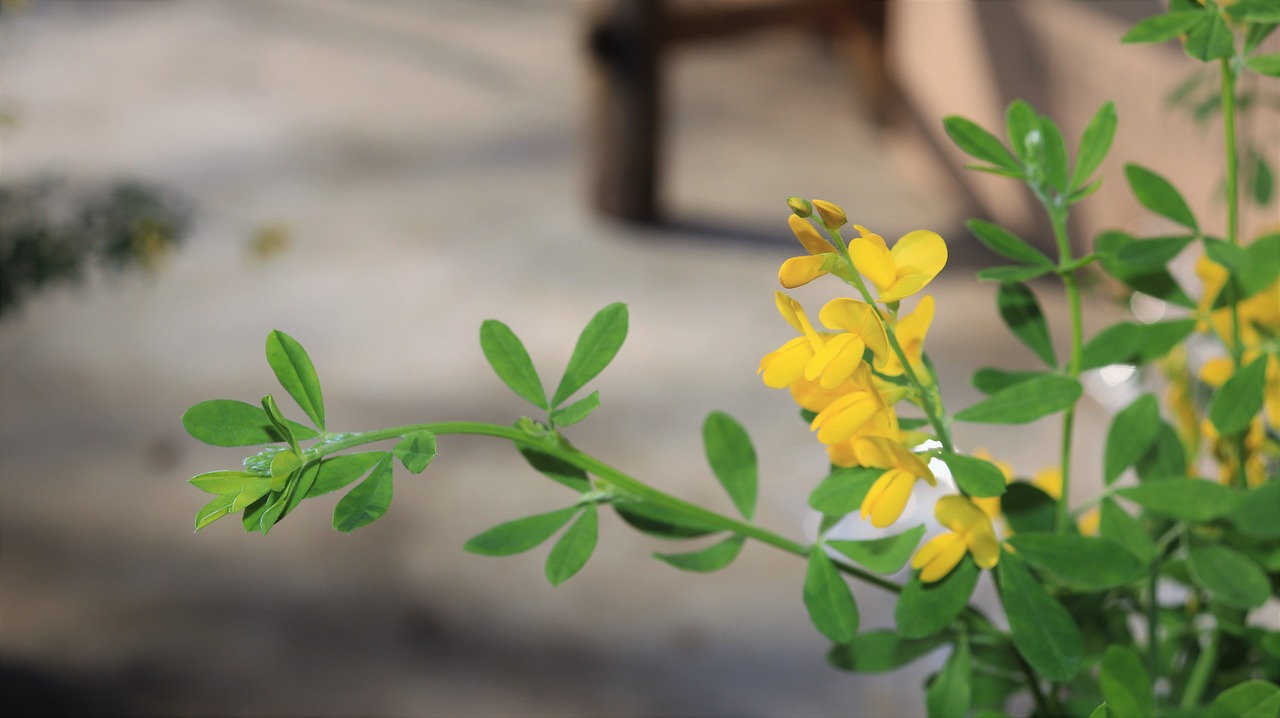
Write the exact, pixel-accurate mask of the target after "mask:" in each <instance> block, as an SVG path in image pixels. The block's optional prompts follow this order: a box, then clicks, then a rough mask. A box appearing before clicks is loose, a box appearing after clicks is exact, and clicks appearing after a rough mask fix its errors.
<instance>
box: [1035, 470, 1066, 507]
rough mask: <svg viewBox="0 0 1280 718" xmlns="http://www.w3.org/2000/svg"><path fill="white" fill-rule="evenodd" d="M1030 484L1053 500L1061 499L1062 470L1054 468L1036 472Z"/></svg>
mask: <svg viewBox="0 0 1280 718" xmlns="http://www.w3.org/2000/svg"><path fill="white" fill-rule="evenodd" d="M1031 483H1032V484H1033V485H1034V486H1035V487H1036V488H1038V489H1040V490H1041V491H1043V492H1045V493H1046V494H1048V495H1049V496H1051V497H1053V498H1054V499H1060V498H1062V469H1060V468H1058V467H1056V466H1050V467H1048V468H1044V469H1040V470H1039V471H1037V472H1036V474H1035V476H1032V477H1031Z"/></svg>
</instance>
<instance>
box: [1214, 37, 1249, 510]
mask: <svg viewBox="0 0 1280 718" xmlns="http://www.w3.org/2000/svg"><path fill="white" fill-rule="evenodd" d="M1218 62H1219V69H1220V71H1221V72H1220V74H1221V76H1222V89H1221V93H1222V135H1223V145H1224V150H1225V152H1226V160H1227V162H1226V164H1227V170H1226V171H1227V242H1229V243H1230V244H1232V245H1233V246H1237V247H1238V246H1240V166H1239V164H1240V162H1239V160H1240V152H1239V148H1238V146H1237V140H1236V73H1235V71H1234V70H1233V69H1232V68H1231V60H1230V58H1224V59H1222V60H1219V61H1218ZM1227 281H1231V280H1230V279H1228V280H1227ZM1230 344H1231V347H1230V349H1231V359H1232V361H1233V362H1235V367H1236V370H1237V371H1238V370H1239V369H1240V367H1241V366H1242V365H1243V364H1244V343H1243V342H1242V341H1241V337H1240V309H1239V302H1238V301H1233V302H1231V342H1230ZM1234 443H1235V453H1236V487H1237V488H1240V489H1246V488H1248V486H1249V482H1248V474H1247V472H1246V470H1245V462H1246V459H1248V456H1249V451H1248V447H1246V446H1245V432H1241V433H1240V434H1239V435H1238V436H1237V437H1236V439H1235V442H1234Z"/></svg>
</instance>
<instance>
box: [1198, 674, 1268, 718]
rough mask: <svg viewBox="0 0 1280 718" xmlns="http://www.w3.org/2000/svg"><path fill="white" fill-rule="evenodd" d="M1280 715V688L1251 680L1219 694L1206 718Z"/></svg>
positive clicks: (1266, 682)
mask: <svg viewBox="0 0 1280 718" xmlns="http://www.w3.org/2000/svg"><path fill="white" fill-rule="evenodd" d="M1278 713H1280V686H1277V685H1276V684H1274V683H1272V682H1271V681H1264V680H1250V681H1245V682H1244V683H1238V684H1236V685H1234V686H1232V687H1230V688H1228V689H1227V690H1225V691H1223V692H1221V693H1219V694H1218V697H1217V698H1214V699H1213V703H1211V704H1209V709H1208V710H1207V711H1205V713H1204V718H1275V716H1276V715H1277V714H1278Z"/></svg>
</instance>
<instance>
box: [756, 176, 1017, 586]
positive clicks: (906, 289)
mask: <svg viewBox="0 0 1280 718" xmlns="http://www.w3.org/2000/svg"><path fill="white" fill-rule="evenodd" d="M788 205H789V206H790V207H791V209H792V215H791V216H790V217H789V218H788V222H789V224H790V225H791V230H792V232H794V233H795V236H796V239H797V240H798V241H799V242H800V245H801V246H802V247H804V249H805V250H806V251H807V254H805V255H801V256H798V257H793V258H791V259H788V260H786V261H785V262H783V263H782V267H781V268H780V269H779V271H778V280H779V282H780V283H781V284H782V286H783V287H784V288H786V289H793V288H796V287H800V286H803V285H805V284H808V283H809V282H812V281H813V280H815V279H817V278H819V277H821V276H824V275H827V274H830V275H834V276H836V277H838V278H840V279H841V280H843V281H844V282H845V283H847V284H849V285H852V286H853V287H854V288H856V289H857V290H858V293H859V294H860V295H861V299H860V300H859V299H852V298H838V299H833V300H831V301H829V302H827V304H826V305H825V306H823V307H822V309H821V310H820V311H819V312H818V316H817V319H818V323H817V324H815V323H814V322H813V321H812V320H811V319H810V318H809V315H808V314H807V313H806V312H805V310H804V307H802V306H801V304H800V302H798V301H797V300H795V299H794V298H792V297H790V296H788V295H787V294H784V293H783V292H777V293H776V295H775V300H776V304H777V309H778V313H779V314H781V315H782V318H783V319H784V320H785V321H786V322H787V323H788V324H789V325H791V327H792V328H793V329H794V330H795V331H796V334H797V335H798V336H796V337H795V338H793V339H791V340H790V341H788V342H786V343H785V344H783V345H782V346H781V347H778V349H776V350H775V351H773V352H770V353H769V354H767V355H765V357H764V358H763V359H761V361H760V369H759V373H760V375H761V378H762V379H763V380H764V383H765V385H766V386H769V387H772V388H775V389H788V390H789V391H790V392H791V396H792V398H793V399H794V400H795V402H796V403H797V404H799V405H800V407H801V408H803V409H804V410H805V411H806V412H807V413H806V415H807V416H809V417H810V429H811V430H812V431H813V432H814V433H815V435H816V437H817V439H818V441H819V442H821V443H822V444H823V445H824V446H825V447H826V450H827V454H828V456H829V457H830V460H831V463H832V464H833V465H835V466H837V467H853V466H862V467H869V468H874V469H879V470H881V473H880V476H879V478H878V479H877V480H876V481H875V483H874V484H873V485H872V486H871V488H870V490H869V491H868V492H867V494H866V497H865V499H863V502H862V506H861V511H860V513H861V516H862V518H864V519H870V521H871V524H872V525H873V526H875V527H877V528H885V527H887V526H890V525H892V524H893V523H894V522H895V521H897V520H898V519H899V518H900V517H901V516H902V513H903V510H904V509H905V507H906V505H907V502H908V500H910V498H911V495H912V491H913V489H914V488H915V486H916V484H917V482H920V481H924V482H926V483H928V484H930V485H936V484H937V479H936V477H935V476H934V474H933V472H932V471H931V470H930V468H929V456H928V455H927V454H924V453H917V450H916V448H915V447H919V446H920V445H922V444H923V443H924V442H925V441H926V440H927V439H928V437H927V436H926V435H925V434H922V433H920V432H919V431H915V430H912V429H908V428H904V426H903V422H900V421H899V417H898V414H897V411H896V409H895V406H897V405H898V404H899V403H901V402H904V401H905V402H909V403H912V404H915V405H917V406H919V407H921V408H922V409H924V411H925V413H926V414H928V415H929V418H930V421H933V420H935V419H937V418H938V416H937V413H936V412H937V411H939V409H938V408H937V402H936V399H937V381H936V378H935V377H934V374H933V370H932V367H930V366H929V364H928V363H927V362H926V361H925V359H924V343H925V335H926V334H927V333H928V331H929V326H930V325H931V324H932V323H933V315H934V300H933V297H931V296H927V295H926V296H922V297H920V298H919V300H918V301H917V302H916V304H915V307H914V309H913V310H912V311H911V312H909V313H906V314H903V315H901V316H900V315H899V304H900V302H901V300H903V299H906V298H907V297H910V296H912V295H915V294H917V293H918V292H920V290H922V289H924V288H925V287H926V286H927V285H928V284H929V282H931V281H932V280H933V278H934V277H936V276H937V274H938V272H940V271H941V270H942V268H943V266H944V265H945V264H946V262H947V245H946V243H945V242H944V241H943V239H942V237H940V236H939V235H938V234H937V233H936V232H931V231H928V230H916V231H914V232H909V233H907V234H906V235H904V236H903V237H902V238H900V239H899V240H898V241H897V242H895V243H894V244H893V245H892V247H891V246H889V244H888V243H887V242H885V240H884V238H883V237H881V236H880V235H878V234H875V233H873V232H871V231H870V230H868V229H867V228H866V227H863V226H861V225H857V224H855V225H852V227H853V230H854V231H856V232H857V235H858V236H857V237H854V238H852V239H850V240H849V241H848V242H847V243H846V241H845V239H844V237H843V236H842V234H841V227H843V226H845V224H846V222H847V218H846V216H845V212H844V210H843V209H841V208H840V207H838V206H837V205H835V204H832V203H830V202H826V201H823V200H813V201H809V200H804V199H800V198H795V197H793V198H791V199H790V200H788ZM819 229H821V230H822V232H820V231H819ZM823 233H825V234H826V237H824V236H823ZM873 288H874V292H875V294H874V297H873V295H872V289H873ZM913 425H914V424H913ZM936 513H937V516H938V520H939V521H940V522H941V523H942V524H943V525H944V526H947V527H948V528H950V529H951V533H949V534H945V535H943V536H940V537H938V538H936V539H934V540H932V541H930V542H929V543H927V544H926V545H925V546H924V547H923V548H922V549H921V550H920V552H919V554H918V555H917V557H916V562H915V563H914V564H913V565H914V566H915V567H916V568H921V569H922V571H921V574H920V578H921V580H922V581H926V582H928V581H936V580H938V579H940V578H942V577H943V576H945V575H946V574H947V573H948V572H949V571H950V570H951V569H952V568H953V567H955V565H956V564H957V563H959V561H960V560H961V559H962V558H963V557H964V555H965V553H966V551H967V552H968V553H970V554H972V555H973V557H974V560H975V561H977V563H978V565H979V566H982V567H983V568H991V567H992V566H994V565H995V563H996V561H997V560H998V559H999V555H1000V550H999V544H998V543H997V541H996V537H995V531H994V528H993V524H992V522H991V519H990V518H989V517H988V516H987V514H986V513H984V512H983V511H982V510H981V509H980V508H978V506H977V505H976V504H975V503H974V502H973V500H972V499H970V498H969V497H967V496H963V495H955V496H948V497H946V498H945V500H944V501H940V502H939V503H938V505H937V507H936Z"/></svg>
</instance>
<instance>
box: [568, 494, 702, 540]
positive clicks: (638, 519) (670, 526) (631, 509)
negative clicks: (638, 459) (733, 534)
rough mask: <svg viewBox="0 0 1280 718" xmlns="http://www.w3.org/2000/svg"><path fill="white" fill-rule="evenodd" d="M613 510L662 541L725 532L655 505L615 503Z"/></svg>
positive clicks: (634, 525)
mask: <svg viewBox="0 0 1280 718" xmlns="http://www.w3.org/2000/svg"><path fill="white" fill-rule="evenodd" d="M613 509H614V511H617V512H618V516H619V517H621V518H622V520H623V521H626V522H627V523H628V524H630V525H631V527H632V528H634V529H636V530H637V531H641V532H643V533H646V534H649V535H650V536H656V537H657V538H661V539H668V540H680V539H688V538H696V537H698V536H706V535H707V534H713V533H717V532H719V531H722V530H723V529H721V528H719V527H718V526H708V525H707V524H704V523H702V522H700V521H697V520H696V519H691V518H689V517H687V516H684V515H683V514H678V513H676V512H674V511H671V510H669V509H666V508H663V507H661V506H656V505H654V504H646V503H641V502H635V503H627V504H616V503H615V504H613ZM566 520H567V519H566Z"/></svg>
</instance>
